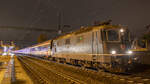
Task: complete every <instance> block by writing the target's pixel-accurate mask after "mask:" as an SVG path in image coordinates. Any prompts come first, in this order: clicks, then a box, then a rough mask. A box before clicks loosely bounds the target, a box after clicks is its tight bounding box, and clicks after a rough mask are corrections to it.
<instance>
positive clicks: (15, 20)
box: [0, 0, 150, 42]
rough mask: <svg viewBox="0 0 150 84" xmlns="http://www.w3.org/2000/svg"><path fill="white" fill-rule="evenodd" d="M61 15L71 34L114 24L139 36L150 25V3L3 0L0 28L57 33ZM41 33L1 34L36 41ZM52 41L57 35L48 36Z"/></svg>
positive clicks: (129, 0) (138, 0)
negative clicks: (108, 22)
mask: <svg viewBox="0 0 150 84" xmlns="http://www.w3.org/2000/svg"><path fill="white" fill-rule="evenodd" d="M58 12H61V14H62V16H63V19H62V21H63V22H62V24H64V25H71V28H70V29H69V30H74V29H78V28H79V27H80V26H82V25H84V26H87V25H91V24H93V23H94V21H97V20H99V21H106V20H108V19H111V20H112V23H113V24H122V25H124V26H128V28H129V29H130V30H131V31H132V32H133V33H134V34H136V35H138V36H139V34H140V33H143V32H144V31H145V30H146V28H144V27H145V26H146V25H148V24H150V0H0V26H21V27H35V28H36V27H38V28H50V29H57V23H58ZM40 33H43V32H30V31H20V30H9V31H6V30H1V31H0V39H1V40H25V41H30V42H31V41H36V40H37V37H38V36H39V34H40ZM46 34H47V35H48V37H49V38H51V37H53V36H52V35H55V34H56V32H55V33H54V32H51V33H46Z"/></svg>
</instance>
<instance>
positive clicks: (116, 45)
mask: <svg viewBox="0 0 150 84" xmlns="http://www.w3.org/2000/svg"><path fill="white" fill-rule="evenodd" d="M130 48H131V40H130V32H129V30H128V29H126V28H123V27H122V26H119V25H96V26H91V27H84V28H81V29H80V30H78V31H75V32H72V33H69V34H66V35H63V36H59V37H57V38H55V39H53V40H52V42H51V51H52V54H51V57H52V60H55V61H59V62H63V63H71V64H75V65H81V66H84V67H94V68H97V69H100V68H103V69H104V70H107V71H110V72H125V71H127V70H129V69H131V68H132V65H133V63H134V62H136V60H134V56H133V53H132V51H129V49H130Z"/></svg>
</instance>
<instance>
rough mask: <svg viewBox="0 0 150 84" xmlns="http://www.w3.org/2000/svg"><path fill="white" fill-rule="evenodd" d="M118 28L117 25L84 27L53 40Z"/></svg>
mask: <svg viewBox="0 0 150 84" xmlns="http://www.w3.org/2000/svg"><path fill="white" fill-rule="evenodd" d="M119 27H120V26H119V25H100V26H90V27H84V28H81V29H79V30H77V31H75V32H71V33H68V34H65V35H62V36H59V37H57V38H55V39H54V40H57V39H61V38H67V37H70V36H72V35H78V34H81V33H85V32H89V31H96V30H99V29H110V28H119Z"/></svg>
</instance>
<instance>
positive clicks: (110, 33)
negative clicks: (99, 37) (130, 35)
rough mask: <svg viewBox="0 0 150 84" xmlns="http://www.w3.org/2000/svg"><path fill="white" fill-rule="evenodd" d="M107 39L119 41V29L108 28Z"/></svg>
mask: <svg viewBox="0 0 150 84" xmlns="http://www.w3.org/2000/svg"><path fill="white" fill-rule="evenodd" d="M106 34H107V41H119V33H118V31H117V30H107V32H106Z"/></svg>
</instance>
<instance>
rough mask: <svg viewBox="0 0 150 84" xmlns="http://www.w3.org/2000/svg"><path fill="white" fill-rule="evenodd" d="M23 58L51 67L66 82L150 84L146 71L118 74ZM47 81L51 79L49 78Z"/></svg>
mask: <svg viewBox="0 0 150 84" xmlns="http://www.w3.org/2000/svg"><path fill="white" fill-rule="evenodd" d="M19 58H20V57H19ZM23 58H24V60H28V62H34V63H35V64H38V65H39V66H40V67H47V68H48V70H49V69H50V68H51V69H52V70H50V71H51V72H53V73H55V74H56V75H58V76H60V77H61V78H60V79H64V80H67V83H66V84H68V83H75V84H150V76H149V74H145V73H139V74H131V75H122V74H120V75H118V74H112V73H108V72H104V71H95V70H90V69H86V68H81V67H74V66H70V65H66V64H65V65H64V64H60V63H54V62H50V61H48V60H43V59H39V58H33V57H22V59H23ZM56 66H57V67H56ZM39 71H41V70H39ZM147 73H148V72H147ZM149 73H150V71H149ZM41 76H42V75H41ZM45 79H47V77H46V78H44V77H43V79H42V78H41V80H45ZM45 81H49V79H47V80H45ZM68 81H70V82H68ZM52 84H55V83H52Z"/></svg>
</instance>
